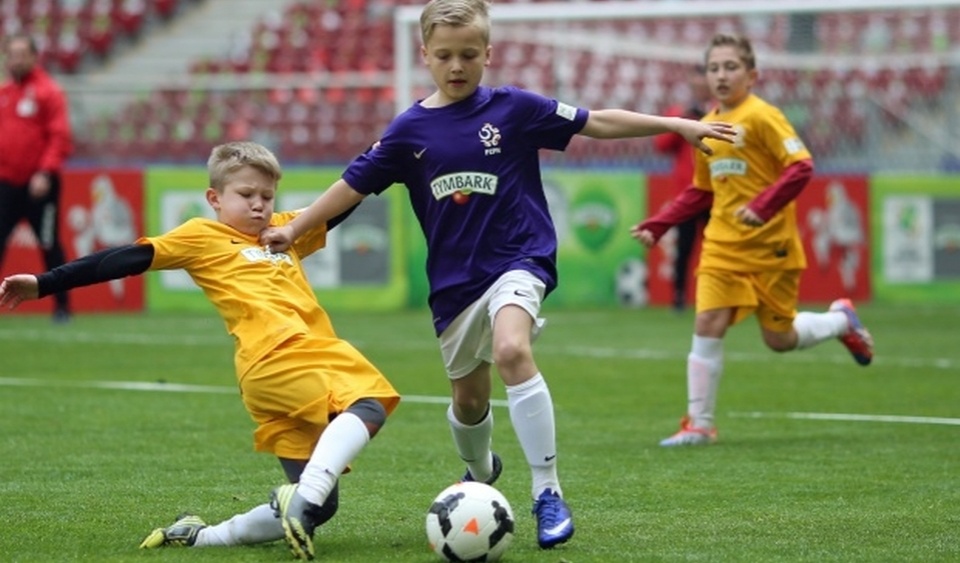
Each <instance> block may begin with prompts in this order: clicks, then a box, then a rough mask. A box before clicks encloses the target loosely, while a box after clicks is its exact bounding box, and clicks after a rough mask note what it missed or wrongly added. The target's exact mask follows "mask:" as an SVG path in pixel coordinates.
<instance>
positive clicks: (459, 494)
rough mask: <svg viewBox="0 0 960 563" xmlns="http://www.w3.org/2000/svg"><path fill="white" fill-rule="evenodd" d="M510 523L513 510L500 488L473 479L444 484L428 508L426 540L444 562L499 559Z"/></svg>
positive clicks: (510, 535) (509, 538)
mask: <svg viewBox="0 0 960 563" xmlns="http://www.w3.org/2000/svg"><path fill="white" fill-rule="evenodd" d="M513 526H514V520H513V509H511V508H510V503H508V502H507V499H506V498H505V497H504V496H503V495H502V494H501V493H500V491H498V490H497V489H495V488H493V487H491V486H490V485H486V484H484V483H478V482H473V481H467V482H463V483H457V484H455V485H451V486H449V487H447V488H446V489H444V490H443V491H441V493H440V494H439V495H437V498H435V499H434V501H433V504H431V505H430V510H428V511H427V541H429V542H430V548H431V549H433V551H434V552H435V553H436V554H437V555H439V556H440V557H442V558H443V559H444V560H446V561H496V560H498V559H500V556H502V555H503V553H504V552H505V551H506V550H507V548H508V547H510V542H512V541H513Z"/></svg>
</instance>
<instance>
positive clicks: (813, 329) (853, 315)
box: [793, 299, 873, 366]
mask: <svg viewBox="0 0 960 563" xmlns="http://www.w3.org/2000/svg"><path fill="white" fill-rule="evenodd" d="M793 328H794V330H795V331H796V332H797V347H796V349H797V350H803V349H804V348H810V347H813V346H816V345H817V344H820V343H821V342H823V341H824V340H831V339H833V338H837V339H839V340H840V342H841V343H843V345H844V346H846V348H847V350H849V351H850V354H851V355H852V356H853V359H854V360H855V361H856V362H857V363H858V364H860V365H862V366H866V365H870V362H872V361H873V337H872V336H871V335H870V331H868V330H867V328H866V327H865V326H863V323H862V322H861V321H860V317H859V315H857V311H856V309H855V308H854V306H853V303H852V302H851V301H850V300H849V299H837V300H836V301H834V302H833V303H831V304H830V309H829V310H827V311H826V312H824V313H810V312H806V311H801V312H800V313H797V316H796V318H794V319H793Z"/></svg>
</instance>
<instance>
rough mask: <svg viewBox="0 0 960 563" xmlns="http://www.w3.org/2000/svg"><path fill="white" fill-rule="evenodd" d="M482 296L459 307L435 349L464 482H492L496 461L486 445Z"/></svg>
mask: <svg viewBox="0 0 960 563" xmlns="http://www.w3.org/2000/svg"><path fill="white" fill-rule="evenodd" d="M487 301H488V297H487V295H484V296H483V297H481V298H480V299H478V300H477V301H475V302H474V303H472V304H471V305H470V306H468V307H467V308H466V309H464V310H463V312H461V313H460V314H459V315H458V316H457V318H456V319H454V320H453V322H451V323H450V325H449V326H448V327H447V328H446V329H445V330H444V331H443V333H442V334H441V335H440V338H439V344H440V354H441V356H442V357H443V363H444V368H445V370H446V372H447V377H448V378H449V379H450V393H451V403H450V407H449V408H448V409H447V423H448V424H449V425H450V433H451V435H452V437H453V443H454V445H455V446H456V448H457V453H458V454H459V456H460V459H462V460H463V461H464V463H466V465H467V472H466V474H465V475H464V476H463V480H464V481H483V482H485V483H487V484H493V483H494V482H495V481H496V480H497V478H498V477H499V476H500V471H501V469H502V464H501V463H500V459H499V458H498V457H497V456H496V454H494V453H493V452H492V450H491V439H492V437H493V421H494V417H493V410H492V409H491V408H490V391H491V381H490V363H491V362H492V361H493V358H492V355H491V354H490V345H489V339H490V332H491V328H490V321H489V318H488V317H487V311H486V303H487Z"/></svg>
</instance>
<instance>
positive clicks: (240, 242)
mask: <svg viewBox="0 0 960 563" xmlns="http://www.w3.org/2000/svg"><path fill="white" fill-rule="evenodd" d="M230 242H232V243H233V244H243V241H242V240H233V239H230Z"/></svg>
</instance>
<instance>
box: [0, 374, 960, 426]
mask: <svg viewBox="0 0 960 563" xmlns="http://www.w3.org/2000/svg"><path fill="white" fill-rule="evenodd" d="M0 386H12V387H71V388H85V389H111V390H121V391H153V392H163V393H210V394H221V395H235V394H236V393H237V389H236V387H223V386H217V385H190V384H186V383H160V382H156V383H151V382H146V381H66V380H56V379H28V378H21V377H0ZM403 402H404V403H419V404H431V405H446V404H449V403H450V398H449V397H440V396H431V395H404V396H403ZM490 402H491V403H492V404H493V406H496V407H506V406H507V402H506V401H504V400H501V399H493V400H491V401H490ZM729 416H731V417H735V418H790V419H798V420H833V421H842V422H895V423H900V424H938V425H947V426H960V418H945V417H933V416H901V415H889V414H849V413H818V412H732V413H729Z"/></svg>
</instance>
